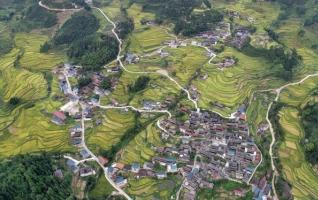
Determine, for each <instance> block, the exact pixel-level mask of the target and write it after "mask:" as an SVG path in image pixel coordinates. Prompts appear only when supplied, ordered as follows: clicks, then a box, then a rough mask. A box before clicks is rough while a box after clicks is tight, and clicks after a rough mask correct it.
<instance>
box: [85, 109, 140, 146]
mask: <svg viewBox="0 0 318 200" xmlns="http://www.w3.org/2000/svg"><path fill="white" fill-rule="evenodd" d="M102 114H103V119H102V124H101V125H99V126H97V127H96V128H93V129H91V130H88V135H87V145H88V147H89V148H90V149H91V150H93V151H94V152H98V151H99V150H100V149H104V150H108V149H109V148H110V147H111V146H112V145H113V144H116V143H117V142H119V139H120V137H121V136H122V135H123V134H124V133H125V131H126V130H127V129H129V128H130V127H132V126H133V123H134V113H133V112H132V111H127V112H126V111H124V110H116V109H108V110H103V113H102Z"/></svg>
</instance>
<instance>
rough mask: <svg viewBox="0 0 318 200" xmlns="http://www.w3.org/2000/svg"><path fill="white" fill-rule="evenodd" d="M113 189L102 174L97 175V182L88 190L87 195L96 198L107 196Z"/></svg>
mask: <svg viewBox="0 0 318 200" xmlns="http://www.w3.org/2000/svg"><path fill="white" fill-rule="evenodd" d="M113 191H114V189H113V187H112V186H111V185H110V184H109V182H108V181H107V180H106V178H105V176H103V174H102V175H101V176H99V177H98V180H97V183H96V185H95V186H94V188H93V189H92V190H91V191H89V193H88V196H89V198H91V199H98V198H103V197H107V196H108V195H110V194H111V193H112V192H113Z"/></svg>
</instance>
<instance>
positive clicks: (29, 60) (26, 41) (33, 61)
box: [15, 33, 65, 71]
mask: <svg viewBox="0 0 318 200" xmlns="http://www.w3.org/2000/svg"><path fill="white" fill-rule="evenodd" d="M46 41H48V37H47V36H45V35H40V34H33V33H32V34H31V33H27V34H26V33H19V34H17V35H16V37H15V44H16V46H17V47H18V48H21V49H22V51H23V55H22V57H21V59H20V60H19V63H20V65H21V67H23V68H25V69H29V70H32V71H45V70H52V68H53V67H55V66H56V65H57V64H59V63H63V61H64V60H65V56H64V55H63V53H64V52H49V53H40V46H41V45H42V44H44V42H46Z"/></svg>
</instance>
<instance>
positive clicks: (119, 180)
mask: <svg viewBox="0 0 318 200" xmlns="http://www.w3.org/2000/svg"><path fill="white" fill-rule="evenodd" d="M114 182H115V184H116V185H117V186H118V187H121V188H123V187H125V186H126V185H127V179H125V178H124V177H122V176H117V177H116V179H115V181H114Z"/></svg>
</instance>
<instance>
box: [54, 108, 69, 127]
mask: <svg viewBox="0 0 318 200" xmlns="http://www.w3.org/2000/svg"><path fill="white" fill-rule="evenodd" d="M65 120H66V116H65V114H64V113H63V112H61V111H55V112H53V113H52V120H51V121H52V122H53V123H55V124H57V125H63V124H65Z"/></svg>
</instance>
